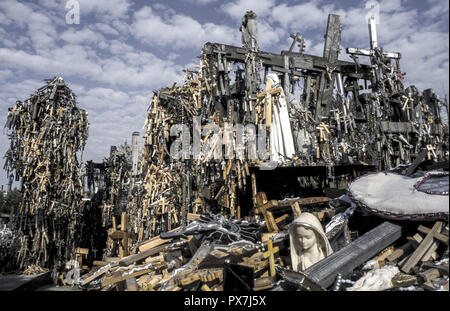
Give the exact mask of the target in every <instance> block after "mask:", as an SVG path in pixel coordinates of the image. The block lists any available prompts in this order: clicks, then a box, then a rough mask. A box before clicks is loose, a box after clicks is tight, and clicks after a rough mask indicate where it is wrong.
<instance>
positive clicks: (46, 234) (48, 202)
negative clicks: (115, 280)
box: [5, 77, 88, 278]
mask: <svg viewBox="0 0 450 311" xmlns="http://www.w3.org/2000/svg"><path fill="white" fill-rule="evenodd" d="M46 82H47V83H46V85H44V86H43V87H41V88H39V89H38V90H37V91H36V92H34V93H33V94H31V95H30V98H28V99H27V100H25V101H24V102H21V101H17V102H16V104H15V105H14V106H13V107H12V108H10V109H9V111H8V118H7V123H6V128H7V129H8V130H10V131H11V132H10V133H9V137H10V141H11V146H10V149H9V150H8V151H7V153H6V156H5V158H6V163H5V167H6V169H7V172H8V175H10V176H13V173H15V176H16V181H20V183H21V194H22V200H21V202H20V205H19V206H18V208H17V210H14V211H13V212H12V215H13V219H12V229H13V231H14V241H13V244H12V246H11V249H10V251H11V254H14V257H12V258H13V259H12V262H10V265H11V266H12V267H16V268H19V269H25V268H26V267H28V266H29V265H38V266H41V267H52V268H53V271H52V275H53V277H54V278H57V275H58V270H59V268H61V266H64V264H65V263H66V261H68V260H70V258H71V255H72V252H73V250H74V249H75V247H76V246H77V244H78V243H79V239H78V238H79V236H80V232H79V230H80V219H81V215H82V213H83V209H84V204H83V202H82V200H81V199H82V197H83V182H82V171H81V164H80V162H79V159H78V155H77V153H78V152H79V151H81V150H83V148H84V145H85V143H86V140H87V137H88V121H87V113H86V111H85V110H83V109H80V108H78V107H77V103H76V97H75V94H74V93H73V92H72V91H71V90H70V89H69V87H68V86H67V85H66V84H65V82H64V80H63V79H62V78H61V77H59V78H53V79H49V80H47V81H46Z"/></svg>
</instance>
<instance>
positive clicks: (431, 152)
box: [427, 145, 437, 160]
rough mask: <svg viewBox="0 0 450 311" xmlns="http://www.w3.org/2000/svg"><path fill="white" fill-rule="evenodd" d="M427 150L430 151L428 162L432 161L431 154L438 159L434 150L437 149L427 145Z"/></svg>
mask: <svg viewBox="0 0 450 311" xmlns="http://www.w3.org/2000/svg"><path fill="white" fill-rule="evenodd" d="M427 150H428V160H431V154H433V157H434V158H437V155H436V152H434V150H436V147H433V146H432V145H427Z"/></svg>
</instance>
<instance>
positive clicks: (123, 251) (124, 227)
mask: <svg viewBox="0 0 450 311" xmlns="http://www.w3.org/2000/svg"><path fill="white" fill-rule="evenodd" d="M120 229H121V231H123V232H124V234H123V238H122V240H121V242H122V245H121V247H120V248H119V257H120V258H123V257H125V256H128V219H127V213H125V212H123V213H122V217H121V221H120Z"/></svg>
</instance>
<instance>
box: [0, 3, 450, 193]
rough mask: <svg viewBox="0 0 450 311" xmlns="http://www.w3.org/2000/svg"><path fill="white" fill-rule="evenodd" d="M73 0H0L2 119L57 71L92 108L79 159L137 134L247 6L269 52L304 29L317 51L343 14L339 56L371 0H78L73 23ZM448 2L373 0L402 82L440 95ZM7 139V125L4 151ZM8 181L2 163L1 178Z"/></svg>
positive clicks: (1, 141) (234, 27) (353, 42)
mask: <svg viewBox="0 0 450 311" xmlns="http://www.w3.org/2000/svg"><path fill="white" fill-rule="evenodd" d="M73 2H74V1H73V0H72V1H68V0H36V1H14V0H1V1H0V127H1V128H3V125H4V124H5V122H6V114H7V109H8V107H12V106H13V104H14V103H15V101H16V100H24V99H26V98H28V96H29V94H30V93H32V92H34V91H35V90H36V89H37V88H39V87H40V86H42V85H44V81H43V80H44V79H46V78H51V77H54V76H62V77H63V78H64V79H65V81H66V83H68V85H69V87H70V88H71V89H72V90H73V91H74V92H75V94H76V95H77V98H78V103H79V106H80V107H81V108H84V109H86V110H87V111H88V113H89V116H88V119H89V123H90V125H89V139H88V143H87V146H86V149H85V152H84V156H83V157H84V160H89V159H92V160H94V161H101V160H102V159H103V157H105V156H107V155H108V153H109V148H110V147H109V146H110V145H120V144H121V143H123V142H124V141H125V140H127V141H128V142H130V140H131V133H132V132H133V131H140V132H141V136H142V135H143V131H142V126H143V124H144V121H145V117H146V111H147V106H148V103H149V100H150V99H151V96H152V94H153V92H152V91H153V90H156V89H159V88H161V87H164V86H168V85H172V84H173V82H179V83H180V82H181V81H182V78H183V72H182V70H183V68H193V66H194V65H195V64H197V63H198V59H197V56H199V55H200V52H201V48H202V46H203V44H204V43H206V42H208V41H210V42H221V43H227V44H233V45H238V46H240V45H241V41H240V32H239V26H240V24H241V19H242V16H243V15H244V14H245V12H246V11H247V10H253V11H255V12H256V14H257V15H258V25H259V33H260V47H261V48H262V49H263V50H265V51H269V52H275V53H278V52H280V51H281V50H282V49H287V48H288V47H289V45H290V40H289V39H288V38H289V34H291V33H295V32H300V33H301V35H303V36H304V37H305V38H306V52H307V53H309V54H316V55H322V49H323V36H324V34H325V31H326V22H327V16H328V14H329V13H335V14H339V15H341V17H342V21H343V35H342V42H341V46H342V51H343V52H342V54H341V55H340V59H343V60H345V59H348V57H347V56H346V55H345V54H344V53H345V48H346V47H360V48H366V47H368V46H369V40H368V27H367V23H366V19H365V16H366V15H367V13H368V12H369V9H368V8H366V2H367V1H353V0H346V1H335V2H333V1H321V0H313V1H296V0H284V1H275V0H233V1H219V0H177V1H175V0H166V1H151V0H149V1H132V0H97V1H91V0H78V1H75V2H77V3H78V4H79V9H80V15H79V17H80V20H79V24H73V23H72V24H68V23H67V19H66V15H67V14H68V12H69V9H70V8H71V7H72V3H73ZM371 2H375V1H371ZM66 5H68V8H66ZM448 7H449V2H448V0H425V1H418V0H414V1H413V0H403V1H402V0H386V1H378V5H376V6H375V10H376V9H377V8H378V9H379V22H380V25H379V28H378V40H379V44H380V45H381V46H383V47H384V48H385V49H387V50H388V51H399V52H401V53H402V56H403V59H402V62H401V65H402V69H403V71H405V72H406V73H407V76H406V79H407V83H408V84H414V85H416V86H417V87H418V88H419V89H424V88H429V87H432V88H434V89H435V91H436V92H437V93H438V94H439V95H440V96H441V97H442V98H443V97H444V94H447V93H448V88H449V82H448V81H449V80H448V61H449V52H448V51H449V43H448V42H449V20H448ZM72 8H74V7H72ZM373 10H374V9H372V12H374V11H373ZM69 20H70V19H69ZM141 142H142V139H141ZM8 146H9V142H8V139H7V136H6V131H5V130H3V131H2V133H1V134H0V155H1V156H2V157H3V155H4V154H5V152H6V150H7V147H8ZM3 163H4V161H3V159H1V162H0V165H1V168H3ZM6 183H7V179H6V173H5V172H4V171H2V172H0V185H3V184H4V185H6Z"/></svg>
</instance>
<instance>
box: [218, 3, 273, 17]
mask: <svg viewBox="0 0 450 311" xmlns="http://www.w3.org/2000/svg"><path fill="white" fill-rule="evenodd" d="M274 5H275V0H237V1H232V2H227V3H225V4H223V5H222V6H221V9H222V10H223V11H224V12H225V13H227V14H228V15H230V16H231V17H232V18H235V19H237V20H239V19H242V17H243V16H244V15H245V13H246V12H247V11H253V12H255V13H256V15H257V17H258V18H259V17H263V16H267V15H269V14H270V10H271V8H272V7H273V6H274Z"/></svg>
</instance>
